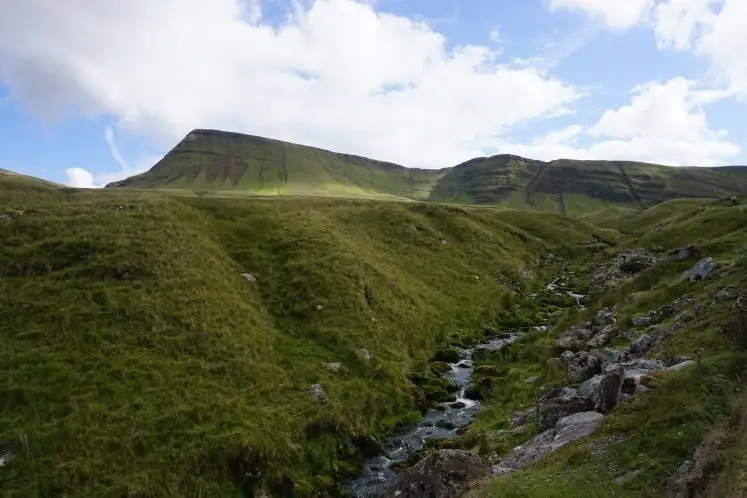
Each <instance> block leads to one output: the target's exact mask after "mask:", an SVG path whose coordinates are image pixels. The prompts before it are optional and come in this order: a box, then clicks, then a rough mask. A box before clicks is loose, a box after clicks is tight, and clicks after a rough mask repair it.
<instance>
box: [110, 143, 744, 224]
mask: <svg viewBox="0 0 747 498" xmlns="http://www.w3.org/2000/svg"><path fill="white" fill-rule="evenodd" d="M107 187H108V188H123V187H127V188H138V189H177V190H186V191H197V192H199V191H205V192H207V191H209V192H212V193H221V192H223V193H233V194H245V195H275V196H277V195H311V196H329V197H374V198H387V197H389V198H409V199H418V200H429V201H434V202H448V203H456V204H495V205H505V206H510V207H515V208H523V209H536V210H542V211H552V212H562V213H567V214H583V213H589V212H595V211H599V210H602V209H606V208H609V207H612V206H619V207H630V208H633V209H643V208H647V207H650V206H653V205H655V204H658V203H660V202H663V201H666V200H670V199H676V198H721V197H725V196H729V195H734V194H744V193H747V166H729V167H719V168H702V167H676V168H675V167H669V166H662V165H656V164H647V163H637V162H629V161H576V160H569V159H559V160H555V161H551V162H545V161H538V160H533V159H526V158H523V157H519V156H514V155H506V154H503V155H496V156H492V157H483V158H476V159H472V160H470V161H467V162H465V163H462V164H460V165H457V166H454V167H449V168H442V169H437V170H427V169H414V168H406V167H404V166H401V165H397V164H392V163H387V162H382V161H377V160H374V159H368V158H364V157H359V156H353V155H348V154H339V153H335V152H331V151H327V150H323V149H318V148H314V147H307V146H303V145H297V144H292V143H288V142H282V141H278V140H272V139H268V138H262V137H255V136H250V135H243V134H239V133H229V132H222V131H216V130H194V131H192V132H191V133H189V134H188V135H187V136H186V137H185V138H184V139H183V140H182V141H181V142H180V143H179V144H177V145H176V147H174V148H173V149H172V150H171V151H170V152H169V153H168V154H167V155H166V156H165V157H164V158H163V159H162V160H161V161H159V162H158V163H157V164H156V165H155V166H154V167H153V168H152V169H151V170H150V171H147V172H145V173H142V174H140V175H137V176H133V177H131V178H127V179H125V180H122V181H120V182H115V183H111V184H109V185H107Z"/></svg>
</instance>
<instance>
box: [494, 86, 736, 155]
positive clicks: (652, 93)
mask: <svg viewBox="0 0 747 498" xmlns="http://www.w3.org/2000/svg"><path fill="white" fill-rule="evenodd" d="M724 96H725V94H724V92H714V91H711V90H700V89H698V88H696V87H695V84H694V83H693V82H689V81H686V80H685V79H683V78H673V79H671V80H669V81H667V82H665V83H661V82H651V83H647V84H644V85H639V86H637V87H635V88H634V89H633V90H632V96H631V99H630V103H628V104H627V105H624V106H622V107H620V108H617V109H610V110H607V111H606V112H605V113H604V114H603V115H602V117H601V118H600V119H599V120H598V121H597V122H596V123H595V124H594V125H592V126H591V127H589V128H588V129H586V130H585V131H584V130H583V128H582V127H580V126H571V127H568V128H565V129H563V130H559V131H556V132H553V133H550V134H549V135H547V136H544V137H539V138H536V139H534V140H531V141H529V142H527V143H510V144H507V145H505V146H504V147H503V148H502V149H503V150H502V151H504V152H509V151H511V152H512V153H515V154H520V155H526V156H528V157H536V158H538V159H545V160H552V159H556V158H560V157H562V158H568V159H616V160H636V161H644V162H653V163H659V164H669V165H673V166H681V165H693V166H715V165H722V164H726V163H727V162H728V160H729V159H730V158H733V157H735V156H737V155H739V154H740V152H741V149H740V147H739V146H738V145H736V144H735V143H733V142H731V141H730V140H729V138H728V135H727V133H726V132H725V131H723V130H713V129H711V128H710V126H709V125H708V122H707V119H706V116H705V112H704V110H703V106H704V105H707V104H709V103H712V102H714V101H716V100H718V99H720V98H723V97H724ZM582 135H583V136H582ZM582 138H583V139H585V141H586V142H587V145H586V146H578V145H577V143H578V142H579V141H581V139H582Z"/></svg>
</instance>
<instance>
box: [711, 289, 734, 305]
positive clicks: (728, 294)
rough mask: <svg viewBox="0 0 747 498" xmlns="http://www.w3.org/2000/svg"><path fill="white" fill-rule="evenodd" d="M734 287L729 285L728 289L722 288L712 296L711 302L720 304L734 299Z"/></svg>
mask: <svg viewBox="0 0 747 498" xmlns="http://www.w3.org/2000/svg"><path fill="white" fill-rule="evenodd" d="M733 289H734V286H733V285H730V286H728V287H724V288H723V289H721V290H719V291H718V292H717V293H715V294H714V295H713V300H714V301H716V302H717V303H720V302H722V301H728V300H730V299H733V298H734V292H733Z"/></svg>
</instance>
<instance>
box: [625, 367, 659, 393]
mask: <svg viewBox="0 0 747 498" xmlns="http://www.w3.org/2000/svg"><path fill="white" fill-rule="evenodd" d="M650 373H651V370H642V369H636V368H631V369H628V370H625V373H624V374H623V378H622V384H621V385H620V399H625V398H627V397H629V396H632V395H634V394H638V393H642V392H646V391H650V389H649V388H648V387H646V386H644V385H643V384H642V383H641V382H642V381H643V379H644V378H646V377H647V376H648V375H649V374H650Z"/></svg>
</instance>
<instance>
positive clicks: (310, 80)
mask: <svg viewBox="0 0 747 498" xmlns="http://www.w3.org/2000/svg"><path fill="white" fill-rule="evenodd" d="M63 4H64V5H63ZM293 5H294V7H293V8H292V10H291V11H289V15H288V18H287V19H285V20H284V21H282V22H280V23H278V22H277V20H274V22H273V23H272V24H270V23H269V22H265V20H264V17H263V13H262V4H261V2H259V1H256V0H243V1H238V0H212V1H210V2H206V1H204V0H159V1H158V2H152V1H149V0H130V1H127V2H122V1H118V0H96V1H95V2H91V1H89V0H68V1H66V2H59V3H58V2H49V1H47V0H25V1H24V2H10V1H9V0H0V12H2V15H0V68H2V69H0V79H2V81H3V82H4V83H5V84H6V86H8V87H9V88H10V91H11V95H12V96H13V97H14V98H16V99H19V100H21V101H22V102H24V103H25V104H26V105H27V107H28V108H29V109H30V110H32V112H34V113H36V114H37V115H38V116H41V117H44V118H48V119H52V118H55V117H59V116H64V115H65V113H70V112H75V113H82V114H85V115H88V116H98V115H102V114H107V115H111V116H114V117H115V119H116V121H117V126H118V127H119V128H121V129H122V130H123V131H127V132H131V133H138V134H143V135H146V136H148V137H151V138H152V139H153V140H154V141H156V142H155V143H156V144H157V145H158V146H159V147H163V148H166V147H168V146H170V145H172V144H173V143H174V142H176V141H177V140H179V139H180V138H182V137H183V136H184V135H185V134H186V133H187V132H188V131H189V130H191V129H193V128H197V127H206V128H219V129H228V130H233V131H239V132H245V133H251V134H257V135H264V136H270V137H276V138H281V139H284V140H289V141H294V142H300V143H304V144H308V145H316V146H322V147H326V148H331V149H334V150H339V151H342V152H353V153H357V154H363V155H370V156H374V157H377V158H381V159H385V160H391V161H395V162H400V163H403V164H407V165H411V166H424V167H435V166H443V165H445V164H453V163H456V162H459V161H462V160H464V159H465V158H468V157H472V156H475V155H479V154H481V153H483V151H485V150H489V149H492V148H495V147H496V146H498V145H499V144H500V143H502V142H503V141H505V136H507V134H508V133H510V131H511V130H512V127H514V126H515V125H517V124H519V123H522V122H527V121H529V120H536V119H541V118H544V117H547V116H552V115H558V114H562V113H563V112H568V109H569V106H571V105H572V104H574V102H576V101H577V100H578V99H579V98H580V97H581V96H582V92H581V91H579V90H577V89H576V88H574V86H572V85H570V84H568V83H566V82H564V81H561V80H559V79H556V78H553V77H552V76H550V75H548V74H546V73H545V72H543V71H541V70H538V69H537V68H533V67H531V66H529V67H516V66H513V65H504V64H501V63H500V62H499V60H498V58H497V54H498V52H497V51H496V50H494V49H491V48H489V47H487V46H479V45H466V46H459V47H456V48H454V49H449V48H448V47H447V44H446V39H445V38H444V37H443V36H442V35H441V34H439V33H438V32H436V31H434V30H433V29H432V28H431V27H430V26H429V25H428V24H426V23H423V22H418V21H414V20H411V19H408V18H405V17H401V16H396V15H392V14H385V13H380V12H377V11H376V10H375V4H372V3H371V2H362V1H355V0H315V1H309V2H293ZM135 34H136V35H135Z"/></svg>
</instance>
